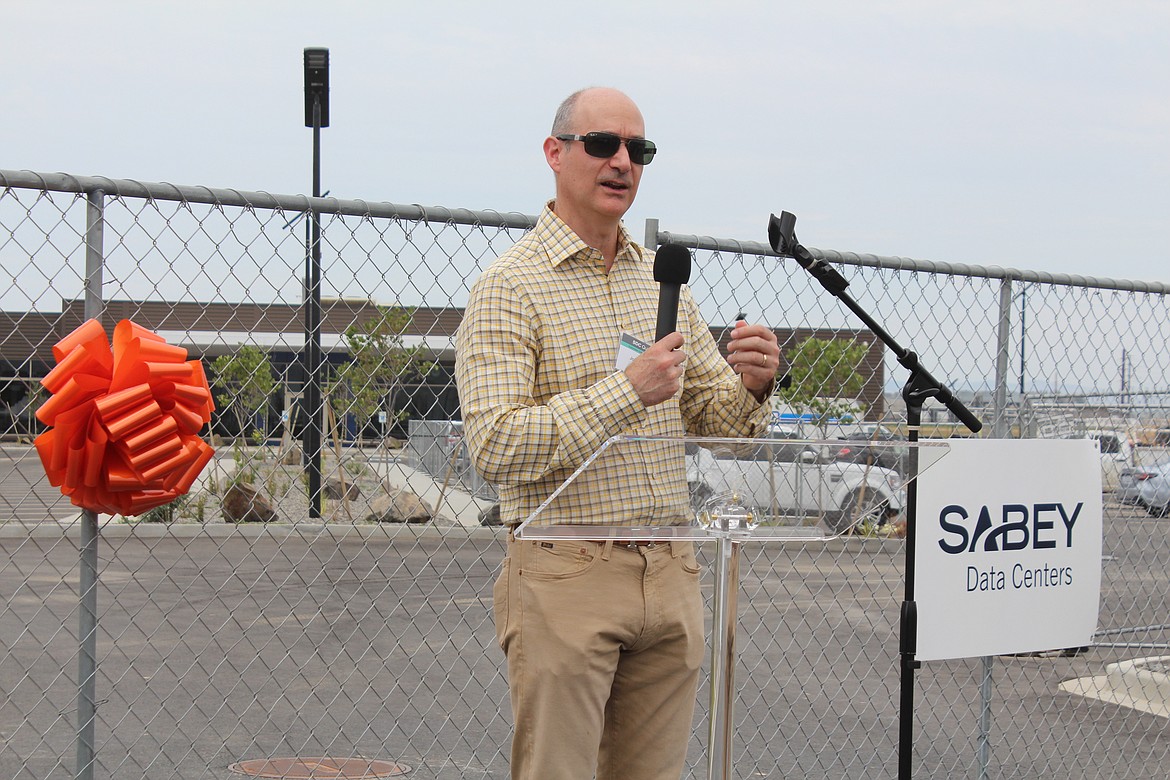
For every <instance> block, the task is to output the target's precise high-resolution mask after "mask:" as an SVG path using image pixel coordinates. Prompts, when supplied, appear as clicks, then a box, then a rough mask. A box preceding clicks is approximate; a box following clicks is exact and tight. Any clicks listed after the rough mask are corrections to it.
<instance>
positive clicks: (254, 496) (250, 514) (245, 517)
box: [220, 482, 277, 523]
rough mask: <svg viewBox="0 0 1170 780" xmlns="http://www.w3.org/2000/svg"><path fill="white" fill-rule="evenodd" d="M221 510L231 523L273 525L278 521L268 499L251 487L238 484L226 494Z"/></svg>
mask: <svg viewBox="0 0 1170 780" xmlns="http://www.w3.org/2000/svg"><path fill="white" fill-rule="evenodd" d="M220 508H221V509H222V511H223V519H224V520H226V521H227V522H229V523H271V522H272V521H273V520H276V519H277V514H276V511H275V510H273V508H272V504H270V503H269V502H268V499H266V498H265V497H264V496H263V495H261V494H260V492H259V491H258V490H256V488H254V487H252V486H251V485H245V484H242V483H238V482H237V483H236V484H233V485H231V486H230V487H229V488H228V489H227V492H226V493H224V496H223V502H222V503H221V504H220Z"/></svg>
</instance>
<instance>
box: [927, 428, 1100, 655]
mask: <svg viewBox="0 0 1170 780" xmlns="http://www.w3.org/2000/svg"><path fill="white" fill-rule="evenodd" d="M947 443H948V444H949V446H950V451H949V452H948V453H947V455H946V456H945V457H943V458H942V459H941V460H940V461H939V462H937V463H935V464H934V465H932V466H931V467H930V468H929V469H927V470H925V471H924V472H923V473H922V475H921V476H920V477H919V479H918V510H917V514H916V517H917V528H916V535H915V550H914V551H913V554H914V564H915V583H914V597H915V601H916V602H917V606H918V648H917V652H916V657H917V658H918V659H919V660H923V661H931V660H939V659H943V658H971V657H977V656H985V655H1003V654H1006V653H1023V652H1033V651H1044V650H1057V649H1062V648H1071V647H1082V646H1085V645H1089V644H1091V643H1092V638H1093V632H1094V631H1096V629H1097V608H1098V603H1099V600H1100V591H1101V465H1100V455H1099V454H1098V450H1097V443H1096V442H1095V441H1092V440H1089V439H1061V440H1052V439H1019V440H1005V439H951V440H948V442H947Z"/></svg>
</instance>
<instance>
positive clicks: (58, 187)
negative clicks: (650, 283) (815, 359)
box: [0, 169, 1170, 295]
mask: <svg viewBox="0 0 1170 780" xmlns="http://www.w3.org/2000/svg"><path fill="white" fill-rule="evenodd" d="M0 188H2V189H9V188H16V189H32V190H43V191H49V192H72V193H86V194H89V193H94V192H102V193H104V194H106V195H113V196H117V197H126V198H143V199H147V200H167V201H178V202H183V203H205V204H209V205H213V206H235V207H240V208H245V209H274V210H282V211H296V212H316V213H319V214H338V215H342V216H354V217H376V218H381V219H403V220H413V221H422V222H438V223H448V224H460V225H474V226H482V227H494V228H513V229H519V230H528V229H531V228H532V227H534V226H535V225H536V219H537V218H536V217H535V216H533V215H529V214H519V213H516V212H499V211H491V210H472V209H459V208H455V209H453V208H447V207H445V206H421V205H418V204H409V205H404V204H397V203H387V202H377V201H375V202H369V201H365V200H361V199H352V200H346V199H340V198H314V197H310V196H308V195H274V194H272V193H268V192H252V191H247V190H235V189H217V188H213V187H204V186H190V185H177V184H167V183H160V182H140V181H136V180H134V179H110V178H107V177H105V176H74V175H72V174H67V173H37V172H34V171H10V170H4V169H0ZM657 235H658V243H659V244H662V243H666V242H668V241H670V242H674V243H677V244H682V245H683V246H686V247H689V248H691V249H703V250H709V251H715V252H731V253H733V254H743V255H758V256H760V257H779V256H780V255H777V253H776V252H774V251H772V248H771V247H770V246H768V245H767V244H764V243H761V242H757V241H738V240H735V239H724V238H711V237H709V236H697V235H688V234H683V233H670V232H664V231H659V232H658V234H657ZM807 248H808V250H809V252H810V253H812V255H813V257H816V258H818V259H821V260H824V261H826V262H832V263H840V264H842V265H852V266H862V267H870V268H882V269H889V270H895V271H911V272H916V273H929V274H940V275H947V276H968V277H980V278H987V279H1005V280H1015V281H1021V282H1037V283H1041V284H1051V285H1060V286H1067V287H1087V288H1094V289H1105V290H1121V291H1129V292H1139V293H1150V294H1155V295H1166V294H1168V293H1170V284H1168V283H1165V282H1145V281H1135V280H1128V279H1110V278H1105V277H1094V276H1081V275H1079V274H1059V273H1050V272H1047V271H1026V270H1019V269H1015V268H1003V267H1000V266H978V265H968V264H965V263H943V262H935V261H931V260H914V259H911V258H908V257H898V256H882V255H874V254H866V253H857V252H839V251H836V250H832V249H816V248H813V247H807Z"/></svg>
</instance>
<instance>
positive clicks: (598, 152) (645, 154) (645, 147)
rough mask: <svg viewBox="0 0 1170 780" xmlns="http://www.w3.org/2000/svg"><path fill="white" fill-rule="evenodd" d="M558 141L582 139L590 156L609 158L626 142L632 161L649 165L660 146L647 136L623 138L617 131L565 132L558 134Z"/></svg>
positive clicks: (586, 152)
mask: <svg viewBox="0 0 1170 780" xmlns="http://www.w3.org/2000/svg"><path fill="white" fill-rule="evenodd" d="M557 140H558V141H581V142H582V143H583V144H584V145H585V154H587V155H589V156H590V157H600V158H601V159H603V160H607V159H609V158H610V157H613V156H614V155H615V154H617V153H618V149H619V148H620V147H621V145H622V142H623V141H624V142H625V144H626V151H628V152H629V153H630V162H632V163H637V164H638V165H649V164H650V161H651V160H653V159H654V153H655V152H657V151H658V147H656V146H655V145H654V142H653V141H647V140H646V139H645V138H622V137H621V136H620V135H617V134H615V133H586V134H585V135H571V134H569V133H565V134H562V135H558V136H557Z"/></svg>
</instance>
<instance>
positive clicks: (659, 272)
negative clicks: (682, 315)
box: [654, 244, 691, 341]
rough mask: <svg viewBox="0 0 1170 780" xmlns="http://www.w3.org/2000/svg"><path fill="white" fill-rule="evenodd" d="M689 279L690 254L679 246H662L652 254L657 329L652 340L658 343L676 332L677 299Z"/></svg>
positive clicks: (683, 247)
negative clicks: (656, 297)
mask: <svg viewBox="0 0 1170 780" xmlns="http://www.w3.org/2000/svg"><path fill="white" fill-rule="evenodd" d="M690 278H691V253H690V251H689V250H688V249H687V248H686V247H685V246H681V245H680V244H663V245H662V246H660V247H658V251H657V252H656V253H655V254H654V281H656V282H658V284H659V285H660V286H659V288H658V329H657V331H656V332H655V334H654V340H655V341H660V340H661V339H662V337H663V336H667V335H669V334H671V333H673V332H674V331H675V330H677V325H678V297H679V292H680V290H681V288H682V286H683V285H684V284H686V283H687V282H688V281H689V280H690Z"/></svg>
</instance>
